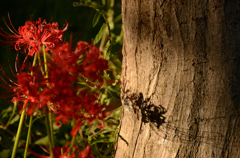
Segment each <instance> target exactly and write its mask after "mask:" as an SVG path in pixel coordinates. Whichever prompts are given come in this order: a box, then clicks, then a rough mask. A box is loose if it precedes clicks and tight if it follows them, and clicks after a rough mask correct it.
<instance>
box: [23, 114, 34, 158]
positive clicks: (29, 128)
mask: <svg viewBox="0 0 240 158" xmlns="http://www.w3.org/2000/svg"><path fill="white" fill-rule="evenodd" d="M32 119H33V116H32V115H31V116H30V121H29V125H28V134H27V142H26V146H25V151H24V158H26V157H27V149H28V144H29V140H30V138H31V128H32Z"/></svg>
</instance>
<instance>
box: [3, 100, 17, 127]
mask: <svg viewBox="0 0 240 158" xmlns="http://www.w3.org/2000/svg"><path fill="white" fill-rule="evenodd" d="M16 109H17V101H15V102H14V105H13V112H12V114H11V116H10V118H9V120H8V122H7V124H6V126H5V127H4V129H7V127H8V125H9V123H10V122H11V121H12V118H13V116H14V114H15V111H16Z"/></svg>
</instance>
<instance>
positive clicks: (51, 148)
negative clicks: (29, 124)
mask: <svg viewBox="0 0 240 158" xmlns="http://www.w3.org/2000/svg"><path fill="white" fill-rule="evenodd" d="M45 110H46V112H47V113H49V110H48V108H47V107H45ZM45 121H46V128H47V134H48V138H49V146H50V148H49V150H50V151H49V152H50V157H51V158H53V148H54V145H53V135H52V134H51V130H50V120H49V115H48V114H47V115H45Z"/></svg>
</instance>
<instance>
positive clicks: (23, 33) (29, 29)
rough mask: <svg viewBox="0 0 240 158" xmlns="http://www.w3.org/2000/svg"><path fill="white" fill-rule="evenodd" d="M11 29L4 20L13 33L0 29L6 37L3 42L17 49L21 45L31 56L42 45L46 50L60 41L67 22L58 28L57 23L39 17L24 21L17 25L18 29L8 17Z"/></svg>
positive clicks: (39, 49) (1, 33)
mask: <svg viewBox="0 0 240 158" xmlns="http://www.w3.org/2000/svg"><path fill="white" fill-rule="evenodd" d="M9 21H10V24H11V26H12V28H13V29H11V28H10V27H9V26H8V25H7V23H6V21H5V20H4V22H5V24H6V26H7V27H8V29H9V30H10V31H11V32H12V33H13V34H9V33H7V32H5V31H3V30H2V29H1V31H2V32H0V36H2V37H4V38H5V39H7V41H2V40H1V42H3V43H6V44H9V45H14V46H15V49H16V50H17V51H19V50H20V49H21V48H22V47H23V48H24V50H25V52H26V50H28V55H30V56H33V54H34V53H37V52H40V51H41V48H42V46H43V45H45V47H46V51H48V50H52V49H53V48H54V47H55V45H56V44H58V43H59V42H61V41H62V36H63V32H64V31H66V30H67V28H68V22H66V23H67V24H66V26H65V28H64V29H62V30H60V29H58V23H56V22H53V23H52V24H51V23H47V22H46V20H43V21H42V20H41V18H39V19H38V20H37V21H26V22H25V25H24V26H21V27H19V29H18V31H17V30H16V29H15V28H14V27H13V25H12V22H11V20H10V17H9Z"/></svg>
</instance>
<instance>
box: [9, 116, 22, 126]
mask: <svg viewBox="0 0 240 158" xmlns="http://www.w3.org/2000/svg"><path fill="white" fill-rule="evenodd" d="M19 118H20V116H19V115H16V116H15V117H14V118H13V119H12V120H11V121H10V122H9V125H11V124H14V123H15V122H17V121H18V120H19Z"/></svg>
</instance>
